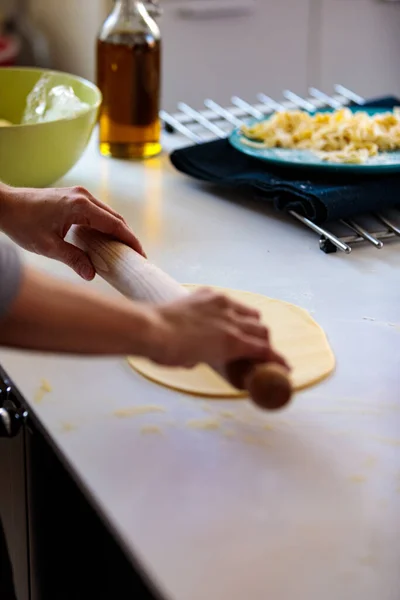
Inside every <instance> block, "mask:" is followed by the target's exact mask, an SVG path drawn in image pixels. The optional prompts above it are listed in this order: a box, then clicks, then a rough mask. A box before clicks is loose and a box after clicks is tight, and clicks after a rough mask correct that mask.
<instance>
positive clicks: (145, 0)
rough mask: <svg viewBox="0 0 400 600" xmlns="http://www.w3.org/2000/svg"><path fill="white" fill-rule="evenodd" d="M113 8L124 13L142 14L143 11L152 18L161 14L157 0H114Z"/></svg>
mask: <svg viewBox="0 0 400 600" xmlns="http://www.w3.org/2000/svg"><path fill="white" fill-rule="evenodd" d="M114 10H117V11H119V12H120V14H126V15H137V14H143V12H144V11H145V12H147V13H148V14H149V15H150V17H152V18H153V19H154V18H156V17H158V16H160V14H161V9H160V5H159V0H116V1H115V7H114Z"/></svg>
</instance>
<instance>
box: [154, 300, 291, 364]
mask: <svg viewBox="0 0 400 600" xmlns="http://www.w3.org/2000/svg"><path fill="white" fill-rule="evenodd" d="M155 310H156V313H157V315H158V322H157V327H156V329H155V339H154V340H153V341H152V344H151V348H150V351H149V358H150V359H151V360H153V361H154V362H157V363H159V364H161V365H166V366H180V367H188V368H189V367H193V366H195V365H196V364H198V363H200V362H206V363H209V364H216V365H218V364H226V363H228V362H231V361H233V360H238V359H252V360H255V361H262V362H263V361H273V362H279V363H280V364H282V365H283V366H286V367H287V364H286V362H285V360H284V359H283V358H282V357H281V356H279V355H278V354H276V353H275V352H274V351H273V350H272V349H271V347H270V344H269V335H268V330H267V328H266V327H265V326H264V325H263V324H262V323H261V321H260V315H259V313H258V311H256V310H254V309H252V308H248V307H247V306H244V305H242V304H240V303H238V302H235V301H233V300H231V299H229V298H228V297H226V296H224V295H222V294H219V293H215V292H213V291H211V290H208V289H204V290H200V291H198V292H195V293H194V294H190V295H189V296H187V297H185V298H183V299H180V300H178V301H175V302H173V303H171V304H168V305H166V306H162V307H158V308H156V309H155Z"/></svg>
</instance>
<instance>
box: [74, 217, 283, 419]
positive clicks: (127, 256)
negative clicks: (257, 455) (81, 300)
mask: <svg viewBox="0 0 400 600" xmlns="http://www.w3.org/2000/svg"><path fill="white" fill-rule="evenodd" d="M69 240H70V241H71V242H72V243H74V244H75V245H76V246H78V247H79V248H81V249H82V250H84V251H85V252H87V254H88V255H89V257H90V259H91V261H92V263H93V266H94V268H95V269H96V272H97V273H98V274H99V275H100V276H101V277H103V279H105V280H106V281H107V282H108V283H109V284H110V285H112V286H113V287H114V288H116V289H117V290H118V291H119V292H121V293H122V294H124V295H125V296H127V297H128V298H131V299H133V300H139V301H144V302H154V303H161V302H168V301H173V300H176V299H178V298H180V297H182V296H183V295H185V294H186V293H187V291H186V290H185V289H184V288H182V287H181V286H180V285H179V284H178V283H177V282H176V281H174V280H173V279H172V278H171V277H169V275H167V274H166V273H164V272H163V271H161V270H160V269H158V268H157V267H155V266H154V265H152V264H151V263H150V262H148V261H147V260H146V259H145V258H143V257H142V256H140V255H139V254H137V253H136V252H135V251H134V250H132V249H131V248H128V247H127V246H124V245H123V244H121V243H120V242H117V241H115V240H112V239H110V238H108V237H107V236H105V235H103V234H100V233H97V232H94V231H93V230H89V229H87V228H84V227H80V226H77V227H73V228H72V229H71V232H70V234H69ZM210 366H212V367H213V368H214V369H215V370H216V371H217V372H218V373H220V374H221V375H223V376H224V377H225V378H226V379H228V381H229V382H230V383H231V384H232V385H233V386H234V387H236V388H237V389H240V390H248V392H249V394H250V396H251V398H252V399H253V401H254V402H255V403H256V404H257V405H258V406H260V407H261V408H263V409H268V410H276V409H279V408H282V407H283V406H285V405H286V404H287V403H288V402H289V401H290V399H291V396H292V387H291V383H290V379H289V376H288V373H287V371H286V369H284V367H282V366H280V365H278V364H272V363H262V364H260V363H254V362H251V361H248V360H240V361H234V362H232V363H230V364H228V365H224V366H221V367H220V366H216V365H210Z"/></svg>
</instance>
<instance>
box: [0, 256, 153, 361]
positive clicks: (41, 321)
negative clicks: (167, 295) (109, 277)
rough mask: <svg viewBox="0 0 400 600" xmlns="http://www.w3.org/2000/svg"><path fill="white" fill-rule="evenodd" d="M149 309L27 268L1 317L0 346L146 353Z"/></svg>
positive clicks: (150, 324) (149, 334)
mask: <svg viewBox="0 0 400 600" xmlns="http://www.w3.org/2000/svg"><path fill="white" fill-rule="evenodd" d="M150 310H151V309H149V308H147V307H146V308H145V307H143V306H141V305H138V304H135V303H133V302H130V301H129V300H127V299H125V298H123V297H121V298H119V297H117V298H114V297H112V298H111V297H110V298H109V297H107V296H105V295H101V294H100V293H99V292H97V291H95V290H90V289H87V288H86V287H85V286H81V285H75V284H71V283H67V282H63V281H59V280H58V279H53V278H51V277H49V276H47V275H45V274H41V273H38V272H36V271H34V270H32V269H30V268H28V267H25V268H24V269H23V273H22V280H21V284H20V288H19V293H18V295H17V296H16V298H15V300H14V302H13V304H12V305H11V307H10V309H9V311H8V313H7V314H6V315H5V316H4V317H3V319H2V320H1V321H0V346H1V345H3V346H10V347H21V348H22V347H23V348H26V349H33V350H41V351H51V352H67V353H77V354H93V355H94V354H109V355H124V354H137V355H142V356H146V355H148V351H149V348H150V347H151V346H152V344H153V343H154V338H155V337H156V336H155V333H154V327H153V322H155V321H153V315H152V313H151V312H150Z"/></svg>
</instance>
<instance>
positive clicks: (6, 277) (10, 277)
mask: <svg viewBox="0 0 400 600" xmlns="http://www.w3.org/2000/svg"><path fill="white" fill-rule="evenodd" d="M21 270H22V269H21V260H20V257H19V254H18V251H17V249H16V248H15V247H14V246H12V245H11V244H8V243H5V242H3V241H0V319H1V318H2V317H3V316H4V315H5V313H6V312H7V310H8V309H9V307H10V306H11V304H12V302H13V300H14V298H15V297H16V295H17V294H18V290H19V286H20V282H21Z"/></svg>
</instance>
